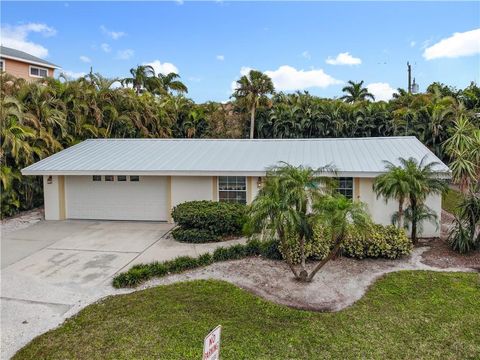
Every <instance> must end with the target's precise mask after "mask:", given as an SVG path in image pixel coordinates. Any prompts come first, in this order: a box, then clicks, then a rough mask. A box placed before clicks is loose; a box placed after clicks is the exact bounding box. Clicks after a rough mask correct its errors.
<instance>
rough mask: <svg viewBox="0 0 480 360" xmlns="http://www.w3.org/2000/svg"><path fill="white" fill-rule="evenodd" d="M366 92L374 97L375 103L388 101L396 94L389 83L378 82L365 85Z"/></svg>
mask: <svg viewBox="0 0 480 360" xmlns="http://www.w3.org/2000/svg"><path fill="white" fill-rule="evenodd" d="M367 89H368V92H370V93H372V94H373V96H375V100H376V101H380V100H383V101H388V100H390V99H391V98H392V97H393V94H394V93H396V92H397V90H396V89H394V88H392V87H391V86H390V84H389V83H384V82H378V83H371V84H368V85H367Z"/></svg>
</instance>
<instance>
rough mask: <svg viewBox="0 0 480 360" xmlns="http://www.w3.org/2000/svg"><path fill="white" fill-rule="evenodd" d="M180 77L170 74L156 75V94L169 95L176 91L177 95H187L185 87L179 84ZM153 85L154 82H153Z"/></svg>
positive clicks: (181, 83)
mask: <svg viewBox="0 0 480 360" xmlns="http://www.w3.org/2000/svg"><path fill="white" fill-rule="evenodd" d="M178 79H180V75H178V74H176V73H174V72H171V73H168V74H161V73H160V74H158V76H157V78H156V79H155V80H157V83H156V86H155V89H153V90H154V91H152V92H155V90H157V92H160V93H162V94H169V93H171V92H172V91H176V92H177V93H188V88H187V86H186V85H185V84H184V83H183V82H181V81H180V80H178ZM154 83H155V82H154Z"/></svg>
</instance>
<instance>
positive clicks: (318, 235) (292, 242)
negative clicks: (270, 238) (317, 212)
mask: <svg viewBox="0 0 480 360" xmlns="http://www.w3.org/2000/svg"><path fill="white" fill-rule="evenodd" d="M330 239H331V236H330V234H329V232H328V231H327V230H325V229H323V228H322V227H321V226H317V227H315V228H314V230H313V239H311V240H310V241H307V242H306V243H305V255H306V257H307V259H311V260H322V259H324V258H325V257H326V256H327V255H328V254H329V252H330V248H331V240H330ZM278 249H279V252H280V255H281V256H282V258H283V259H285V258H286V256H287V255H290V259H291V261H292V263H293V264H299V263H300V261H301V257H300V244H299V242H298V240H297V238H296V237H295V235H294V234H290V235H289V236H288V238H287V241H286V242H285V243H284V244H279V245H278Z"/></svg>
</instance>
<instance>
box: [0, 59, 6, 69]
mask: <svg viewBox="0 0 480 360" xmlns="http://www.w3.org/2000/svg"><path fill="white" fill-rule="evenodd" d="M0 63H2V68H1V69H0V71H6V67H5V64H6V62H5V59H0Z"/></svg>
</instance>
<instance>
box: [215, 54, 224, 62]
mask: <svg viewBox="0 0 480 360" xmlns="http://www.w3.org/2000/svg"><path fill="white" fill-rule="evenodd" d="M217 60H220V61H223V60H225V56H223V55H217Z"/></svg>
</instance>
